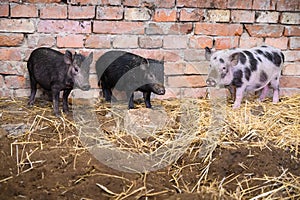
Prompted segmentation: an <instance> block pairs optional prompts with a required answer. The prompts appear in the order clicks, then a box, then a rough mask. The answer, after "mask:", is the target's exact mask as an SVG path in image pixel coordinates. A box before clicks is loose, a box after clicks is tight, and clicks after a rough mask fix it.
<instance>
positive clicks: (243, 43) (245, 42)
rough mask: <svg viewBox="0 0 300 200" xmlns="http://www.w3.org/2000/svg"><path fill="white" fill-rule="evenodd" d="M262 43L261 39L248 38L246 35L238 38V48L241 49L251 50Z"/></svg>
mask: <svg viewBox="0 0 300 200" xmlns="http://www.w3.org/2000/svg"><path fill="white" fill-rule="evenodd" d="M263 42H264V40H263V38H257V37H250V36H249V35H248V34H247V33H244V34H243V35H242V36H241V37H240V45H239V46H240V47H241V48H246V49H248V48H252V47H257V46H260V45H262V44H263Z"/></svg>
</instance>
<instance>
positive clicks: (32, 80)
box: [28, 76, 37, 106]
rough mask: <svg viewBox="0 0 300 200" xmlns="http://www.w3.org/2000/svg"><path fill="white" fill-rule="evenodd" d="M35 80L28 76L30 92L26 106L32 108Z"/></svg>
mask: <svg viewBox="0 0 300 200" xmlns="http://www.w3.org/2000/svg"><path fill="white" fill-rule="evenodd" d="M36 85H37V83H36V80H35V79H34V78H33V77H31V76H30V88H31V92H30V97H29V102H28V105H30V106H32V105H33V103H34V99H35V94H36V90H37V88H36Z"/></svg>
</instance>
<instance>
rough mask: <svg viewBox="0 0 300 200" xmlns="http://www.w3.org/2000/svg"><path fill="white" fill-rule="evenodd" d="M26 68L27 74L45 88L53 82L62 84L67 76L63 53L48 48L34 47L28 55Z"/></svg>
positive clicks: (48, 87) (47, 88) (48, 88)
mask: <svg viewBox="0 0 300 200" xmlns="http://www.w3.org/2000/svg"><path fill="white" fill-rule="evenodd" d="M27 68H28V71H29V75H30V76H31V77H32V78H34V79H35V80H36V82H38V83H39V84H40V86H41V87H42V88H44V89H46V90H50V89H51V87H52V86H53V85H54V84H55V85H60V84H61V85H63V83H64V82H65V78H66V77H67V65H66V63H65V62H64V54H62V53H60V52H59V51H55V50H52V49H49V48H38V49H35V50H34V51H33V52H32V53H31V55H30V57H29V60H28V63H27ZM62 87H63V86H62Z"/></svg>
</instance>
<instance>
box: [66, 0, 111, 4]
mask: <svg viewBox="0 0 300 200" xmlns="http://www.w3.org/2000/svg"><path fill="white" fill-rule="evenodd" d="M60 1H61V0H60ZM102 1H103V2H105V0H70V3H71V4H72V5H100V4H102Z"/></svg>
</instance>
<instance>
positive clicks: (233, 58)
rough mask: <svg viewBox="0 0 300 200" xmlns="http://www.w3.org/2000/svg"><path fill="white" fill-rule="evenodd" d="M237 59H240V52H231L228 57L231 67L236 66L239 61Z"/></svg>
mask: <svg viewBox="0 0 300 200" xmlns="http://www.w3.org/2000/svg"><path fill="white" fill-rule="evenodd" d="M239 59H240V53H234V54H231V55H230V57H229V60H230V63H231V66H232V67H233V66H236V65H237V64H238V63H239Z"/></svg>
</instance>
